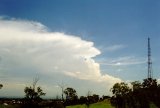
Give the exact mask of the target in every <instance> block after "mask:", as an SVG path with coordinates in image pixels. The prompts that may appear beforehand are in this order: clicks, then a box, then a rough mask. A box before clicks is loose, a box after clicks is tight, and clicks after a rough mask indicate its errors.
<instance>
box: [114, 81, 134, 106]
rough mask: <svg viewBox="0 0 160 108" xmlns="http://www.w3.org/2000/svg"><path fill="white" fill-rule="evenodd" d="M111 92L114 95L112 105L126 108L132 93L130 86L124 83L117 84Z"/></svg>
mask: <svg viewBox="0 0 160 108" xmlns="http://www.w3.org/2000/svg"><path fill="white" fill-rule="evenodd" d="M111 91H112V93H113V95H114V96H113V97H112V98H111V104H112V105H113V106H115V107H116V108H125V107H126V105H127V100H128V96H129V93H130V92H131V89H130V88H129V86H128V84H126V83H124V82H121V83H116V84H114V85H113V88H111Z"/></svg>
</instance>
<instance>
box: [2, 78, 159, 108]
mask: <svg viewBox="0 0 160 108" xmlns="http://www.w3.org/2000/svg"><path fill="white" fill-rule="evenodd" d="M38 81H39V78H35V79H34V80H33V83H32V85H31V86H29V87H25V88H24V93H25V97H24V98H23V100H22V105H21V107H22V108H31V107H33V108H39V107H43V106H50V107H49V108H65V107H66V106H70V105H76V104H86V106H87V107H88V108H89V106H90V104H92V103H96V102H98V101H100V100H104V99H110V102H111V105H112V106H115V107H116V108H150V104H151V103H153V104H155V105H156V106H157V107H158V108H160V103H159V100H160V84H158V83H157V80H156V79H152V78H147V79H144V80H143V82H142V83H141V82H140V81H134V82H131V83H130V84H131V86H129V84H128V83H125V82H120V83H115V84H114V85H113V87H112V88H111V92H112V93H113V96H112V97H109V96H104V97H103V98H100V97H99V95H97V94H93V95H91V94H90V93H88V95H87V96H80V98H78V95H77V92H76V90H75V89H74V88H72V87H67V88H65V89H64V87H62V88H63V89H64V90H63V89H62V99H59V100H58V99H57V100H54V101H48V102H44V101H43V99H42V96H45V94H46V93H45V92H44V91H43V90H42V88H41V87H40V86H37V82H38ZM2 87H3V85H2V84H0V89H1V88H2ZM63 94H65V96H66V99H63ZM57 106H59V107H57Z"/></svg>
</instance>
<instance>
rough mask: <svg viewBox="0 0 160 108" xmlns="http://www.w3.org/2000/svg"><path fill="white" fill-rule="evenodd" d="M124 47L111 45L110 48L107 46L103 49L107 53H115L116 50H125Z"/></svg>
mask: <svg viewBox="0 0 160 108" xmlns="http://www.w3.org/2000/svg"><path fill="white" fill-rule="evenodd" d="M125 47H126V45H121V44H120V45H112V46H108V47H106V48H105V50H106V51H109V52H114V51H117V50H120V49H123V48H125Z"/></svg>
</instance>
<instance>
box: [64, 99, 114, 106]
mask: <svg viewBox="0 0 160 108" xmlns="http://www.w3.org/2000/svg"><path fill="white" fill-rule="evenodd" d="M86 107H87V106H86V104H83V105H74V106H67V108H86ZM89 108H115V107H113V106H112V105H111V104H110V102H109V100H104V101H102V102H97V103H93V104H91V105H90V107H89Z"/></svg>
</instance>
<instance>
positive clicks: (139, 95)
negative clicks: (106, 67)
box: [111, 78, 160, 108]
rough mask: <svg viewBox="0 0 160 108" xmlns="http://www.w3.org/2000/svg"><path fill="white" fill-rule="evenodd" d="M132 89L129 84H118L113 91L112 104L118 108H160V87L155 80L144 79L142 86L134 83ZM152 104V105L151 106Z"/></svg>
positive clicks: (136, 82)
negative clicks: (155, 107)
mask: <svg viewBox="0 0 160 108" xmlns="http://www.w3.org/2000/svg"><path fill="white" fill-rule="evenodd" d="M131 84H132V86H133V87H132V88H129V86H128V84H126V83H124V82H122V83H116V84H114V86H113V88H112V89H111V91H112V93H113V96H112V98H111V104H112V105H113V106H115V107H116V108H150V107H154V106H155V105H156V106H157V107H160V103H159V102H158V100H159V99H160V92H159V91H160V85H157V81H156V80H155V79H151V78H148V79H144V81H143V83H142V84H141V83H140V82H138V81H135V82H132V83H131ZM151 103H152V104H151Z"/></svg>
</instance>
